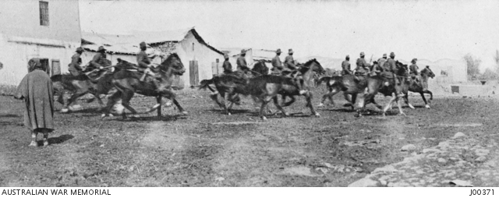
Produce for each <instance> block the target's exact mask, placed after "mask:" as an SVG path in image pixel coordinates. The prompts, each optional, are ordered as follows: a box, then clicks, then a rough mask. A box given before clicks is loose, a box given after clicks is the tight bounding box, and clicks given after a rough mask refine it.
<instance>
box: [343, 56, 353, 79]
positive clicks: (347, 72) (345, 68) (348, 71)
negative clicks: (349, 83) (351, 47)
mask: <svg viewBox="0 0 499 198" xmlns="http://www.w3.org/2000/svg"><path fill="white" fill-rule="evenodd" d="M352 74H353V71H352V70H351V69H350V56H349V55H347V56H346V57H345V60H344V61H343V62H341V75H342V76H344V75H352Z"/></svg>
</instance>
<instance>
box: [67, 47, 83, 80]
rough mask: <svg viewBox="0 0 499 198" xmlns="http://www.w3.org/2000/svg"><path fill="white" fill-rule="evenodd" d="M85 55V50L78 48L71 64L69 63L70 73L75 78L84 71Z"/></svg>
mask: <svg viewBox="0 0 499 198" xmlns="http://www.w3.org/2000/svg"><path fill="white" fill-rule="evenodd" d="M82 53H83V48H81V47H78V48H76V53H75V54H74V55H73V56H72V57H71V63H69V73H71V75H73V76H79V75H80V74H81V72H82V71H83V69H82V68H81V62H82V61H81V54H82Z"/></svg>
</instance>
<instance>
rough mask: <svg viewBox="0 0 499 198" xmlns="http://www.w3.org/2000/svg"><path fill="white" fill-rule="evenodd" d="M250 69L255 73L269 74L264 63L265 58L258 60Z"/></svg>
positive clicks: (257, 74)
mask: <svg viewBox="0 0 499 198" xmlns="http://www.w3.org/2000/svg"><path fill="white" fill-rule="evenodd" d="M251 71H252V72H253V73H254V74H255V75H256V76H259V75H267V74H269V68H268V67H267V65H266V64H265V60H258V61H257V62H256V63H255V64H254V65H253V68H252V69H251Z"/></svg>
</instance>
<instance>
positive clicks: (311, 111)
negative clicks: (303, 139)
mask: <svg viewBox="0 0 499 198" xmlns="http://www.w3.org/2000/svg"><path fill="white" fill-rule="evenodd" d="M312 98H313V95H312V93H310V92H307V93H306V94H305V100H306V101H307V104H306V105H305V106H308V108H310V113H311V114H312V115H313V116H317V117H319V116H320V114H319V113H317V112H316V111H315V109H314V105H312Z"/></svg>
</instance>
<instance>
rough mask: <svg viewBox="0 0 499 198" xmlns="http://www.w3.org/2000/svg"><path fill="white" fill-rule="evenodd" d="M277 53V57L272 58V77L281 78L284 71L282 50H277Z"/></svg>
mask: <svg viewBox="0 0 499 198" xmlns="http://www.w3.org/2000/svg"><path fill="white" fill-rule="evenodd" d="M275 53H276V55H275V57H274V58H272V75H276V76H280V75H281V74H282V71H283V69H284V67H283V65H282V62H281V58H280V57H279V56H280V55H281V49H277V50H276V51H275Z"/></svg>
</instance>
